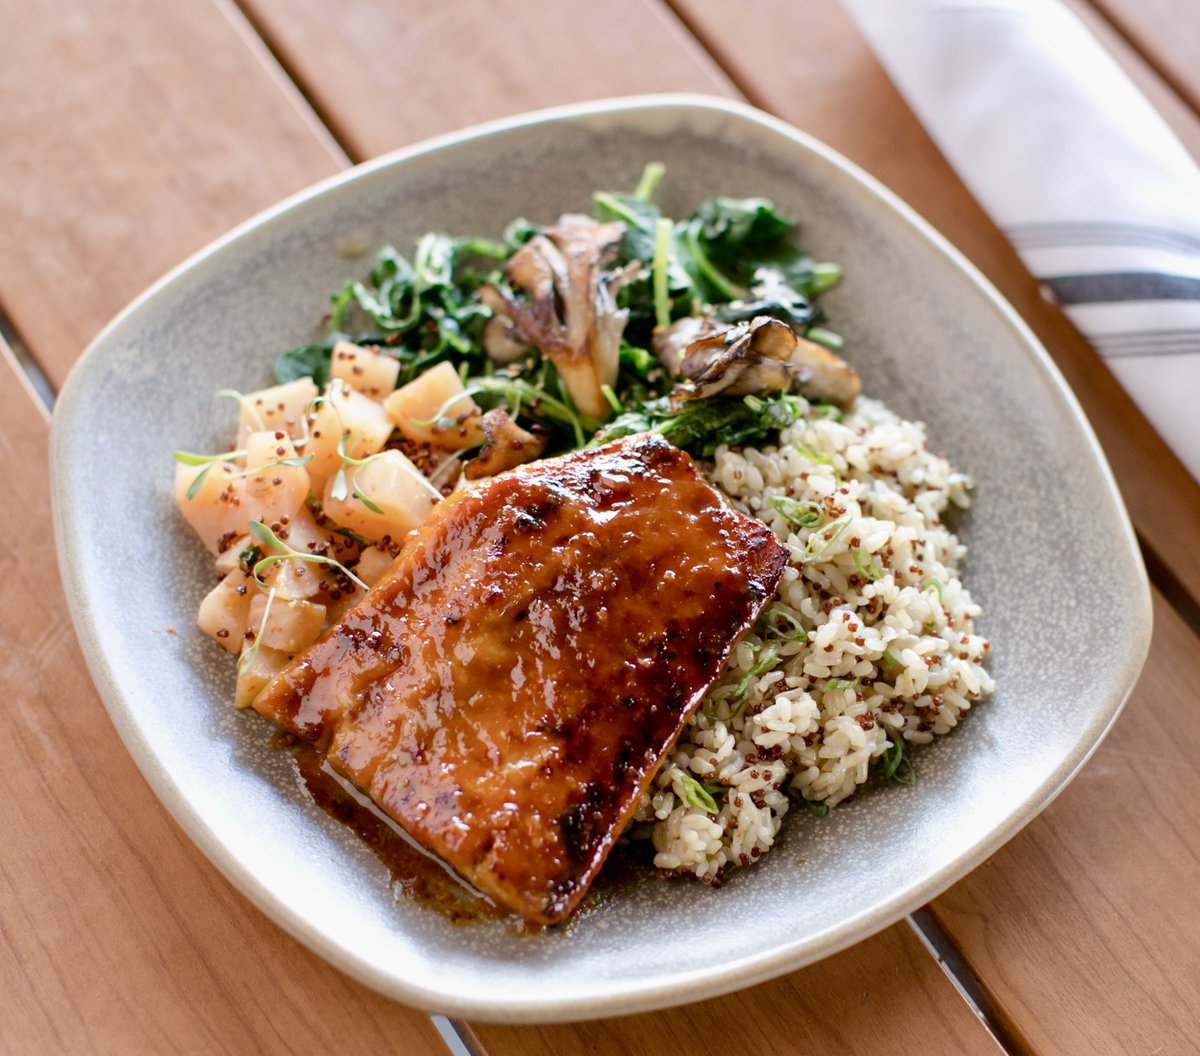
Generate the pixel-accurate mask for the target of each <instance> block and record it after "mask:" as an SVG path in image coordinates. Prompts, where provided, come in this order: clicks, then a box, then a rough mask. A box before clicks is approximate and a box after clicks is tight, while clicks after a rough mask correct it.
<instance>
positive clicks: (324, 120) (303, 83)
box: [229, 0, 449, 1022]
mask: <svg viewBox="0 0 1200 1056" xmlns="http://www.w3.org/2000/svg"><path fill="white" fill-rule="evenodd" d="M229 3H230V6H231V7H232V8H233V9H234V10H236V11H237V12H238V13H239V14H240V15H241V16H242V18H243V19H245V21H246V25H247V26H249V27H250V29H251V30H252V31H253V33H254V35H255V36H257V37H258V39H259V40H260V41H261V42H262V46H263V47H264V48H265V49H266V50H267V53H268V54H269V55H270V56H271V58H272V60H273V61H274V62H275V64H276V65H277V66H278V67H279V70H280V72H281V73H282V74H283V76H284V77H285V78H287V80H288V81H289V82H290V83H291V84H292V86H293V87H294V88H295V89H296V91H297V92H298V93H299V95H300V98H301V99H303V100H304V102H305V104H306V105H307V106H308V108H309V109H310V110H311V111H312V112H313V116H314V117H315V118H316V119H317V121H319V122H320V123H321V125H322V127H324V129H325V131H326V133H327V134H328V135H329V137H330V138H331V139H332V140H333V141H334V142H335V143H336V144H337V145H338V147H339V149H340V150H341V151H342V153H343V154H345V155H346V157H347V158H348V159H349V160H350V162H351V164H354V165H357V164H359V162H362V161H366V160H367V158H366V157H365V156H361V155H359V154H358V152H356V151H355V150H354V149H353V147H352V146H351V145H350V142H349V140H347V139H346V137H345V136H344V135H343V134H342V130H341V129H340V128H339V127H338V122H337V120H336V118H334V116H333V115H332V114H331V113H330V112H329V111H328V110H327V109H326V108H325V107H324V106H323V105H322V104H321V98H320V95H319V93H318V92H316V91H314V90H312V88H311V86H310V85H309V83H308V81H307V80H306V79H305V78H304V76H303V75H302V74H301V72H300V70H299V69H297V68H296V66H295V65H294V64H293V63H291V62H289V61H288V59H287V56H286V55H285V54H284V52H283V51H282V50H281V49H280V48H279V47H277V46H276V44H275V41H274V39H273V38H272V36H271V33H270V30H269V28H268V27H267V26H266V25H265V24H264V23H263V22H262V20H261V19H260V18H259V17H258V16H257V15H256V14H255V13H254V9H253V8H252V7H251V6H250V5H249V4H247V3H246V2H245V0H229ZM435 1022H436V1020H435ZM447 1022H449V1021H448V1020H447Z"/></svg>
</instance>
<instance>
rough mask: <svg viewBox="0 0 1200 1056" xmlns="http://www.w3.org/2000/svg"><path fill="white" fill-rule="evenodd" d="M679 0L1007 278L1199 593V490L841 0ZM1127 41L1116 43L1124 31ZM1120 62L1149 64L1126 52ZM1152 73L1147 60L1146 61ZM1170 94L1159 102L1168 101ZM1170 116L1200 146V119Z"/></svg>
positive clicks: (736, 63)
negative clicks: (918, 114) (934, 137)
mask: <svg viewBox="0 0 1200 1056" xmlns="http://www.w3.org/2000/svg"><path fill="white" fill-rule="evenodd" d="M677 6H678V10H679V11H680V12H681V14H682V15H683V16H684V18H685V19H686V21H687V22H688V24H689V25H690V26H691V27H692V28H693V29H694V30H695V32H696V33H697V34H698V35H699V37H700V39H702V40H704V41H705V42H706V43H707V45H708V47H709V48H710V50H711V51H712V52H713V53H714V54H715V55H716V56H717V58H718V59H719V60H720V61H721V63H722V64H723V65H724V66H725V68H726V69H728V70H729V71H730V73H731V75H732V76H733V78H734V80H735V81H736V82H737V84H738V86H739V87H740V88H741V89H742V90H743V91H744V92H745V93H746V94H747V95H748V96H749V97H750V98H751V100H753V101H754V102H755V103H756V104H757V105H760V106H763V107H765V108H767V109H770V110H773V111H774V112H776V113H778V114H779V115H780V116H781V117H783V118H785V119H787V120H789V121H791V122H793V123H794V124H796V125H798V126H799V127H800V128H803V129H805V130H806V131H808V132H811V133H813V134H814V135H816V136H818V137H820V138H821V139H824V140H825V141H826V142H828V143H829V144H830V145H832V146H834V147H836V148H837V149H838V150H840V151H842V152H843V153H844V154H846V155H847V156H848V157H850V158H851V159H853V160H854V161H856V162H858V163H859V164H860V165H862V166H863V167H864V168H865V169H867V170H868V171H869V172H871V173H872V174H874V175H875V176H878V177H879V178H880V179H881V180H883V181H884V182H885V183H886V184H888V186H890V187H891V188H892V189H893V190H895V191H896V192H897V193H898V194H899V195H900V196H901V197H903V198H904V199H906V200H907V201H908V202H909V204H911V205H912V206H913V207H914V208H916V209H917V210H918V211H919V212H920V213H922V214H923V215H924V216H925V217H926V218H927V219H929V220H930V221H931V222H932V223H933V224H934V226H935V227H937V228H938V229H939V230H941V231H942V232H943V234H945V235H946V236H947V237H948V238H949V239H950V240H951V241H952V242H954V244H955V245H957V246H958V248H959V249H961V250H962V251H963V252H964V253H965V254H966V255H967V256H968V257H970V258H971V260H972V261H973V262H974V263H975V264H976V265H977V266H978V267H979V268H980V270H982V271H983V272H984V274H986V275H987V276H988V278H990V279H991V280H992V282H994V283H995V284H996V286H997V287H998V288H999V289H1000V291H1001V293H1003V294H1004V296H1005V297H1007V298H1008V299H1009V301H1011V302H1012V304H1013V306H1014V307H1015V308H1016V309H1017V311H1018V312H1019V313H1020V314H1021V315H1022V316H1023V317H1024V319H1025V320H1026V322H1028V323H1029V325H1030V326H1031V327H1032V328H1033V330H1034V331H1035V332H1036V333H1037V335H1038V337H1039V338H1040V339H1041V340H1042V342H1043V343H1044V344H1045V345H1046V348H1047V349H1048V350H1049V352H1050V354H1051V356H1052V357H1053V358H1054V360H1055V362H1056V363H1057V364H1058V366H1059V369H1060V370H1062V372H1063V374H1064V375H1065V377H1066V379H1067V381H1068V383H1069V384H1070V385H1071V388H1072V389H1073V390H1074V391H1075V394H1076V396H1078V397H1079V401H1080V403H1081V404H1082V405H1083V407H1084V410H1085V411H1086V412H1087V414H1088V417H1089V418H1090V419H1091V422H1092V426H1093V428H1094V429H1095V430H1096V433H1097V435H1098V437H1099V438H1100V442H1101V444H1102V445H1103V447H1104V450H1105V453H1106V454H1107V456H1108V459H1109V462H1110V463H1111V464H1112V467H1113V472H1114V473H1115V475H1116V477H1117V480H1118V482H1119V483H1120V485H1121V488H1122V490H1123V492H1124V495H1125V501H1126V503H1127V504H1128V506H1129V511H1130V515H1131V517H1132V518H1133V521H1134V524H1135V526H1136V527H1137V530H1138V532H1139V534H1140V535H1141V537H1142V539H1143V540H1144V541H1145V542H1146V543H1147V544H1148V545H1149V546H1150V547H1151V548H1153V550H1154V551H1155V552H1156V553H1157V554H1158V555H1159V557H1160V558H1161V559H1162V561H1163V562H1164V563H1165V564H1166V565H1167V566H1168V567H1169V568H1170V569H1171V571H1172V572H1173V573H1174V574H1175V576H1177V577H1178V578H1179V580H1180V581H1181V583H1182V584H1183V586H1184V587H1185V588H1186V589H1187V590H1188V591H1189V592H1190V593H1191V595H1192V597H1193V598H1198V599H1200V561H1196V559H1195V555H1196V554H1197V553H1200V517H1197V516H1196V509H1197V504H1198V503H1200V492H1198V490H1197V486H1196V483H1195V482H1194V481H1193V480H1192V478H1191V477H1190V475H1189V474H1188V472H1187V470H1186V469H1184V468H1183V466H1182V465H1181V464H1180V462H1179V460H1178V459H1177V458H1176V457H1175V455H1174V454H1173V453H1172V452H1171V450H1170V449H1169V448H1168V447H1167V446H1166V444H1164V443H1163V441H1162V440H1161V439H1160V438H1159V436H1158V434H1157V433H1156V432H1155V431H1154V429H1153V428H1152V427H1151V426H1150V425H1149V423H1147V422H1146V420H1145V419H1144V418H1143V417H1142V415H1141V413H1140V412H1139V411H1138V410H1137V408H1136V407H1135V406H1134V404H1133V402H1132V400H1130V399H1129V397H1128V396H1127V395H1126V394H1125V391H1124V389H1122V388H1121V386H1120V384H1119V383H1118V382H1117V381H1116V379H1115V378H1114V377H1113V376H1112V374H1111V373H1109V371H1108V370H1107V368H1105V367H1104V366H1103V363H1102V361H1101V360H1100V359H1099V357H1098V356H1097V355H1096V354H1095V352H1093V351H1092V349H1091V347H1090V346H1089V345H1088V344H1087V342H1086V341H1085V340H1084V339H1083V337H1082V336H1081V335H1080V334H1079V332H1078V331H1077V330H1076V329H1075V328H1074V327H1073V326H1072V325H1071V323H1070V322H1069V321H1068V320H1067V318H1066V316H1064V315H1063V314H1062V313H1061V312H1060V311H1059V310H1058V309H1057V308H1056V307H1054V306H1053V305H1050V304H1048V303H1047V302H1046V301H1045V300H1044V299H1043V298H1042V296H1041V293H1040V290H1039V287H1038V283H1037V282H1036V281H1035V280H1034V279H1033V277H1032V276H1031V275H1029V273H1028V272H1027V271H1026V270H1025V269H1024V266H1023V265H1022V264H1021V262H1020V260H1019V259H1018V258H1017V256H1016V254H1015V252H1014V251H1013V249H1012V247H1011V246H1009V244H1008V243H1007V241H1006V240H1005V239H1004V236H1003V235H1002V234H1001V233H1000V231H999V230H998V229H997V228H996V226H995V225H994V224H993V223H992V222H991V221H990V220H989V219H988V217H987V216H986V214H984V212H983V211H982V209H981V208H980V207H979V205H978V204H977V203H976V202H975V201H974V199H973V198H972V197H971V195H970V194H969V192H968V191H967V190H966V188H965V187H964V186H963V184H962V182H961V181H960V180H959V179H958V177H957V176H956V175H955V174H954V172H953V171H952V170H951V169H950V167H949V165H948V164H947V163H946V161H945V159H944V158H943V157H942V156H941V154H940V153H939V152H938V150H937V148H936V147H935V146H934V145H933V142H932V141H931V140H930V139H929V137H928V135H927V134H926V133H925V131H924V130H923V129H922V128H921V126H920V124H919V123H918V122H917V120H916V118H915V117H914V116H913V115H912V112H911V111H910V110H909V109H908V107H907V106H906V105H905V103H904V101H903V100H902V99H901V98H900V96H899V94H897V92H896V90H895V88H893V87H892V85H891V82H890V81H889V80H888V79H887V76H886V75H885V74H884V72H883V70H882V69H881V68H880V66H879V64H878V63H877V62H876V60H875V58H874V57H873V55H872V54H871V53H870V51H869V50H868V48H867V46H866V44H865V43H864V41H863V40H862V37H861V36H860V35H859V33H858V31H857V30H856V29H855V27H854V26H853V25H852V23H851V22H850V19H849V16H848V15H847V14H846V13H845V11H844V10H843V9H842V7H841V5H840V4H839V3H838V0H810V2H809V3H806V4H804V5H803V6H799V5H796V4H793V3H790V2H789V0H759V2H758V3H755V4H751V5H746V6H745V7H744V8H742V9H740V10H739V13H738V17H737V18H730V17H729V10H728V5H727V4H725V3H723V2H722V0H678V4H677ZM1118 43H1119V42H1118ZM1118 56H1119V57H1120V58H1121V59H1122V61H1124V62H1127V63H1129V64H1130V65H1131V67H1133V68H1137V67H1138V65H1139V64H1138V62H1137V59H1136V56H1132V55H1131V54H1130V53H1129V51H1128V49H1127V48H1126V49H1124V50H1123V51H1121V52H1118ZM1138 76H1139V78H1141V82H1142V83H1145V82H1147V81H1148V78H1147V76H1146V71H1145V70H1144V68H1143V69H1141V70H1139V71H1138ZM1159 87H1160V91H1159V93H1158V94H1156V96H1155V101H1161V100H1162V93H1161V86H1159ZM1169 110H1170V112H1169V114H1168V116H1169V117H1170V119H1171V120H1172V123H1173V124H1174V125H1175V127H1176V129H1177V131H1180V132H1181V134H1183V135H1184V136H1185V137H1186V138H1187V142H1188V145H1189V146H1190V147H1191V148H1192V149H1193V150H1196V151H1198V152H1200V121H1197V120H1196V119H1194V118H1193V117H1190V116H1188V115H1186V114H1185V113H1182V112H1181V111H1180V109H1179V108H1178V104H1177V103H1176V104H1175V105H1174V106H1171V107H1169Z"/></svg>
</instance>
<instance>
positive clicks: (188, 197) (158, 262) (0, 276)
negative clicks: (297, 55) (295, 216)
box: [0, 0, 344, 386]
mask: <svg viewBox="0 0 1200 1056" xmlns="http://www.w3.org/2000/svg"><path fill="white" fill-rule="evenodd" d="M0 14H2V15H3V23H4V26H5V32H6V34H7V35H8V40H9V41H11V42H13V46H12V47H11V48H10V49H9V52H8V54H7V56H6V58H5V61H4V62H3V63H0V98H3V99H5V100H7V101H8V104H7V105H6V106H5V110H4V116H3V132H4V134H3V135H2V136H0V172H3V173H4V178H3V179H2V180H0V231H3V232H4V238H3V239H0V304H3V306H4V308H5V310H6V311H7V312H8V314H9V316H10V317H11V318H12V320H13V322H14V323H15V325H16V327H17V329H18V330H19V331H20V332H21V334H22V335H23V336H24V338H25V341H26V342H27V343H28V345H29V347H30V349H32V350H33V353H34V355H35V356H36V358H37V361H38V362H39V364H40V365H41V367H42V368H43V370H44V371H45V372H46V374H47V375H48V376H49V378H50V380H51V381H52V382H53V383H54V384H55V385H56V386H57V385H60V384H61V383H62V380H63V378H64V377H65V376H66V373H67V371H68V369H69V368H70V366H71V364H72V363H73V362H74V361H75V358H76V357H77V356H78V355H79V353H80V352H81V351H82V350H83V347H84V345H85V344H86V343H87V342H88V340H89V339H90V338H91V337H92V336H94V335H95V333H96V331H97V330H99V329H100V327H101V326H103V325H104V323H106V322H107V321H108V319H109V318H110V317H111V316H112V315H113V314H114V313H115V312H116V311H117V310H118V309H119V308H121V306H122V305H124V304H125V303H126V302H127V301H129V300H130V299H131V298H133V297H134V296H135V295H136V294H138V293H139V292H140V291H141V290H142V289H143V288H144V287H145V286H146V285H148V284H149V283H150V282H152V281H153V280H154V279H156V278H158V276H159V275H160V274H162V273H163V272H164V271H166V270H167V269H168V268H170V267H172V266H173V265H175V264H176V263H178V262H179V261H180V260H181V259H183V258H184V257H185V256H186V255H187V254H189V253H191V252H192V251H194V250H196V249H199V248H200V247H201V246H202V245H204V244H205V243H206V242H208V241H210V240H211V239H213V238H215V237H216V236H218V235H220V234H222V233H223V232H224V231H225V230H226V229H228V228H229V227H231V226H232V225H233V224H235V223H237V222H238V221H240V220H243V219H245V218H246V217H248V216H250V215H252V214H253V213H255V212H257V211H258V210H259V209H262V208H264V207H266V206H268V205H270V204H272V203H273V202H275V201H277V200H278V199H279V198H281V197H283V196H284V195H285V194H288V193H290V192H292V191H295V190H298V189H299V188H301V187H304V186H305V185H306V184H309V183H311V182H312V181H314V180H316V179H319V178H320V177H322V176H326V175H328V174H329V173H331V172H333V171H335V170H336V168H337V167H338V165H339V164H342V163H344V158H343V157H342V155H341V152H340V151H339V149H338V148H337V146H336V144H335V143H334V142H333V141H332V140H331V139H330V137H329V135H328V134H327V133H326V132H325V130H324V129H323V128H322V127H321V126H320V125H319V123H317V122H316V120H315V119H314V118H313V116H312V114H311V111H309V110H308V108H307V107H306V106H305V104H304V102H303V100H302V99H301V98H300V96H299V94H298V93H297V92H296V90H295V89H294V87H292V86H290V85H288V84H287V83H286V82H285V81H284V80H283V79H282V78H281V76H280V74H279V72H278V69H277V68H274V63H273V62H272V61H271V59H270V56H269V55H268V54H267V52H266V49H265V48H264V47H263V45H262V43H261V41H259V40H257V38H253V37H252V36H251V37H247V35H246V27H245V20H244V19H243V18H242V17H241V16H240V14H238V12H237V11H236V9H234V8H231V7H229V6H228V5H227V4H226V3H225V2H221V3H213V2H209V0H189V2H185V3H169V4H162V3H154V2H153V0H88V2H86V3H85V2H78V3H72V4H70V5H67V6H65V7H64V6H61V5H49V6H48V5H43V4H28V3H20V2H19V0H2V2H0ZM17 42H19V44H18V43H17Z"/></svg>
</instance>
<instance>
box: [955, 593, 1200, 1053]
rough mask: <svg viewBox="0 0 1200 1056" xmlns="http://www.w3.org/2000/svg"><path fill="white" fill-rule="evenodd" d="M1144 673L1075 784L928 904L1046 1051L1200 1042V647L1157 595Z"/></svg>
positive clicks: (1169, 1048)
mask: <svg viewBox="0 0 1200 1056" xmlns="http://www.w3.org/2000/svg"><path fill="white" fill-rule="evenodd" d="M1154 619H1155V633H1154V641H1153V644H1152V646H1151V651H1150V659H1149V661H1148V663H1147V665H1146V670H1145V672H1144V673H1143V674H1142V678H1141V680H1140V682H1139V683H1138V686H1137V688H1136V690H1135V691H1134V694H1133V696H1132V698H1131V699H1130V701H1129V703H1128V705H1127V706H1126V709H1125V712H1124V714H1123V715H1122V716H1121V718H1120V719H1119V720H1118V721H1117V724H1116V726H1115V727H1114V729H1113V731H1112V733H1111V734H1110V735H1109V737H1108V739H1107V740H1106V741H1105V742H1104V744H1103V745H1102V746H1101V747H1100V749H1099V750H1098V751H1097V753H1096V756H1095V757H1094V758H1093V759H1092V761H1091V762H1090V763H1089V764H1088V765H1087V767H1085V768H1084V770H1083V772H1082V773H1081V774H1080V775H1079V777H1078V778H1077V779H1076V780H1075V782H1074V783H1073V784H1072V785H1071V786H1070V787H1069V788H1068V789H1067V790H1066V791H1065V792H1064V793H1063V794H1062V796H1061V797H1060V798H1059V799H1058V800H1056V801H1055V802H1054V803H1053V804H1052V805H1051V806H1050V807H1049V809H1048V810H1047V811H1046V813H1045V814H1044V815H1043V816H1042V817H1041V818H1039V819H1038V820H1037V821H1035V822H1034V823H1033V824H1032V825H1030V826H1029V828H1028V829H1026V830H1025V831H1024V832H1023V833H1021V834H1020V835H1019V836H1018V837H1017V838H1016V839H1015V840H1013V841H1012V842H1011V843H1010V844H1008V845H1007V846H1006V847H1005V848H1004V849H1003V850H1001V851H1000V852H999V853H998V854H996V855H995V856H994V857H993V858H991V859H990V860H989V861H988V862H987V863H985V864H984V865H983V866H981V867H980V868H979V869H976V870H975V871H974V872H973V873H971V874H970V875H969V876H968V877H967V878H966V879H965V880H962V881H961V882H960V883H958V884H957V885H955V886H954V887H953V888H951V889H950V891H948V892H947V893H946V894H945V895H943V896H942V897H941V898H939V899H938V900H937V901H936V902H934V904H933V912H934V914H935V915H936V917H937V919H938V920H939V922H940V923H941V924H942V926H943V928H944V929H945V930H946V931H947V932H948V933H949V934H950V936H951V937H952V938H953V939H954V941H955V942H956V943H957V944H958V946H959V948H960V949H961V950H962V952H963V954H964V956H965V957H966V959H967V960H968V962H969V963H970V964H971V966H972V967H973V968H974V970H975V972H976V974H977V975H979V977H980V978H981V979H982V980H983V981H984V984H985V986H986V988H987V989H988V990H989V992H990V994H991V996H992V998H993V1000H994V1002H995V1004H996V1006H997V1008H998V1009H999V1010H1000V1011H1001V1013H1002V1014H1003V1015H1004V1016H1005V1017H1006V1018H1007V1019H1008V1020H1009V1021H1010V1022H1013V1023H1015V1024H1017V1025H1018V1026H1019V1028H1020V1030H1021V1031H1022V1032H1023V1033H1024V1034H1025V1036H1027V1037H1028V1038H1029V1039H1030V1041H1031V1042H1032V1043H1033V1045H1034V1047H1035V1049H1036V1051H1037V1052H1038V1053H1040V1054H1042V1056H1053V1054H1060V1053H1061V1054H1064V1056H1066V1054H1079V1053H1154V1052H1157V1053H1164V1054H1165V1053H1185V1052H1195V1051H1196V1039H1197V1038H1198V1037H1200V1001H1198V1000H1197V988H1198V986H1200V910H1198V909H1197V905H1196V899H1195V892H1196V891H1197V890H1200V847H1198V846H1197V834H1200V770H1198V769H1197V767H1196V760H1197V758H1200V726H1197V723H1196V704H1197V700H1198V696H1197V687H1198V686H1200V640H1198V639H1197V638H1196V636H1195V635H1194V634H1193V633H1192V632H1191V631H1190V629H1189V628H1188V627H1186V626H1185V625H1184V624H1183V623H1182V621H1181V620H1180V619H1179V617H1178V616H1176V614H1175V613H1174V612H1173V611H1172V609H1171V608H1170V607H1169V606H1168V605H1167V604H1165V603H1164V602H1163V600H1162V598H1161V597H1159V596H1157V595H1156V597H1155V611H1154Z"/></svg>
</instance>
